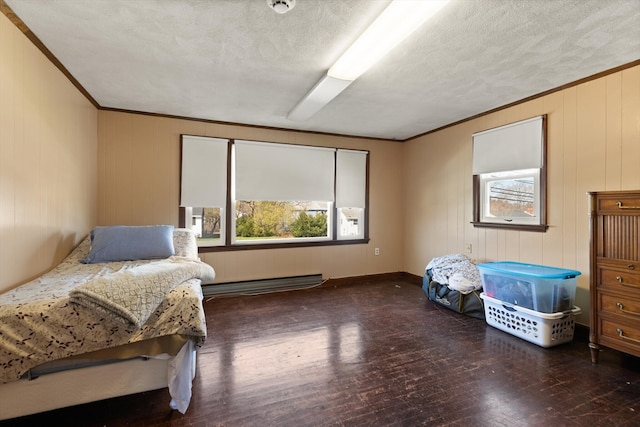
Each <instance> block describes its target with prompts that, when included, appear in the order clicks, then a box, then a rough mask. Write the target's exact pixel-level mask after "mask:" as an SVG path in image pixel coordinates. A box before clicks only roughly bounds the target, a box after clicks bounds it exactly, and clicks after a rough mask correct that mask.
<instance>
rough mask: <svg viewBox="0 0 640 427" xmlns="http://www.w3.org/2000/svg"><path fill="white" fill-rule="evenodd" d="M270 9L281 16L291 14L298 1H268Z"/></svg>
mask: <svg viewBox="0 0 640 427" xmlns="http://www.w3.org/2000/svg"><path fill="white" fill-rule="evenodd" d="M267 4H268V5H269V7H270V8H271V9H273V10H275V11H276V13H279V14H280V15H282V14H284V13H287V12H289V11H290V10H291V9H293V8H294V7H295V6H296V0H267Z"/></svg>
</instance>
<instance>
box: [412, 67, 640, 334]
mask: <svg viewBox="0 0 640 427" xmlns="http://www.w3.org/2000/svg"><path fill="white" fill-rule="evenodd" d="M541 114H548V133H547V137H548V146H547V150H548V152H547V158H548V188H547V192H548V194H547V220H548V224H549V225H550V227H549V229H548V231H547V232H546V233H534V232H521V231H504V230H500V231H498V230H491V229H479V228H474V227H473V226H472V225H471V224H470V222H471V220H472V186H471V184H472V181H471V160H472V156H471V135H472V134H473V133H474V132H478V131H482V130H485V129H489V128H493V127H496V126H500V125H504V124H507V123H511V122H515V121H518V120H522V119H526V118H529V117H533V116H537V115H541ZM403 155H404V159H405V160H404V183H405V184H406V188H405V208H406V209H404V210H403V212H404V220H405V223H406V228H405V235H404V239H403V243H404V254H405V258H404V266H403V270H404V271H407V272H409V273H412V274H417V275H422V274H423V273H424V268H425V266H426V264H427V263H428V262H429V260H430V259H431V258H433V257H435V256H440V255H444V254H448V253H465V247H466V244H467V243H470V244H471V245H472V253H471V254H470V256H471V257H472V258H474V259H476V260H477V261H480V262H484V261H496V260H513V261H520V262H527V263H536V264H545V265H552V266H558V267H563V268H569V269H576V270H579V271H581V272H582V275H581V276H580V277H579V280H578V290H577V295H576V304H577V305H578V306H580V307H581V308H582V310H583V314H582V315H581V316H580V317H579V318H578V322H579V323H581V324H585V325H588V323H589V320H588V316H587V314H588V312H589V291H588V288H589V223H588V218H589V217H588V200H587V195H586V193H587V191H596V190H631V189H640V67H633V68H630V69H627V70H624V71H621V72H617V73H614V74H611V75H609V76H606V77H603V78H600V79H597V80H593V81H591V82H588V83H585V84H581V85H578V86H575V87H572V88H569V89H566V90H562V91H559V92H556V93H553V94H550V95H547V96H544V97H541V98H538V99H536V100H533V101H530V102H526V103H523V104H520V105H517V106H514V107H511V108H508V109H505V110H502V111H499V112H496V113H493V114H489V115H487V116H483V117H480V118H477V119H475V120H472V121H469V122H465V123H462V124H460V125H457V126H454V127H451V128H448V129H444V130H442V131H440V132H436V133H433V134H430V135H426V136H423V137H420V138H416V139H415V140H412V141H410V142H407V143H405V144H404V151H403Z"/></svg>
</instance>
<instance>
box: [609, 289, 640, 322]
mask: <svg viewBox="0 0 640 427" xmlns="http://www.w3.org/2000/svg"><path fill="white" fill-rule="evenodd" d="M599 297H600V304H599V305H600V310H601V311H602V312H605V313H610V314H615V315H619V316H623V317H625V318H628V319H629V320H637V321H638V327H640V300H638V299H631V298H627V297H620V296H616V295H609V294H606V293H600V294H599Z"/></svg>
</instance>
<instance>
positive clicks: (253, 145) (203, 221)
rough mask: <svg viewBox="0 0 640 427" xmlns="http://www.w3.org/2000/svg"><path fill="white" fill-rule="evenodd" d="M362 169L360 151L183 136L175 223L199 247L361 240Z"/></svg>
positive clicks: (363, 226)
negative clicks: (191, 232) (194, 237)
mask: <svg viewBox="0 0 640 427" xmlns="http://www.w3.org/2000/svg"><path fill="white" fill-rule="evenodd" d="M214 146H215V147H214ZM223 148H224V149H223ZM213 157H215V159H213ZM367 168H368V152H365V151H356V150H343V149H335V148H326V147H312V146H303V145H293V144H278V143H268V142H258V141H246V140H226V139H219V138H204V137H191V136H183V137H182V172H181V175H182V182H181V188H182V195H181V208H182V209H181V225H182V224H184V226H187V227H191V228H192V229H193V230H194V231H195V232H196V234H197V235H198V245H199V246H200V247H215V246H222V247H224V248H239V247H252V246H253V247H256V246H259V247H263V246H264V245H265V244H266V245H274V244H291V243H295V244H331V243H332V242H338V241H355V240H365V239H366V238H367V232H366V222H367V218H366V204H367V196H366V193H367ZM194 169H195V170H197V171H198V172H194ZM214 188H215V190H214ZM213 193H215V197H214V196H207V197H205V196H204V195H205V194H213ZM203 206H206V207H203ZM227 224H228V229H227V227H226V225H227Z"/></svg>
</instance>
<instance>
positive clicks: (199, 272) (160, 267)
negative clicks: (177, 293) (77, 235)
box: [69, 257, 215, 328]
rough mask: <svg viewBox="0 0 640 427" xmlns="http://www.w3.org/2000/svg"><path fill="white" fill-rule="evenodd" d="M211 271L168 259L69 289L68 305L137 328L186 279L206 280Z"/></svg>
mask: <svg viewBox="0 0 640 427" xmlns="http://www.w3.org/2000/svg"><path fill="white" fill-rule="evenodd" d="M214 277H215V273H214V270H213V268H212V267H211V266H210V265H208V264H206V263H203V262H200V261H195V260H191V259H188V258H183V257H171V258H168V259H166V260H162V261H154V262H150V263H148V264H143V265H139V266H137V267H133V268H130V269H127V270H122V271H118V272H115V273H111V274H108V275H105V276H101V277H97V278H95V279H93V280H90V281H88V282H87V283H84V284H82V285H80V286H78V287H77V288H75V289H73V290H72V291H71V292H70V294H69V298H70V301H71V303H72V304H77V305H80V306H83V307H86V308H90V309H94V310H97V311H98V312H100V313H103V314H107V315H109V316H111V317H112V318H115V319H117V320H120V321H122V322H124V323H129V324H131V325H132V326H135V327H137V328H141V327H142V325H144V324H145V323H146V321H147V319H148V318H149V316H151V314H152V313H153V312H154V311H155V310H156V309H157V308H158V306H159V305H160V303H161V302H162V301H163V300H164V299H165V298H166V296H167V294H168V293H169V291H171V290H172V289H173V288H175V287H176V286H178V285H179V284H180V283H182V282H184V281H186V280H189V279H200V280H202V281H210V280H213V278H214Z"/></svg>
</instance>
